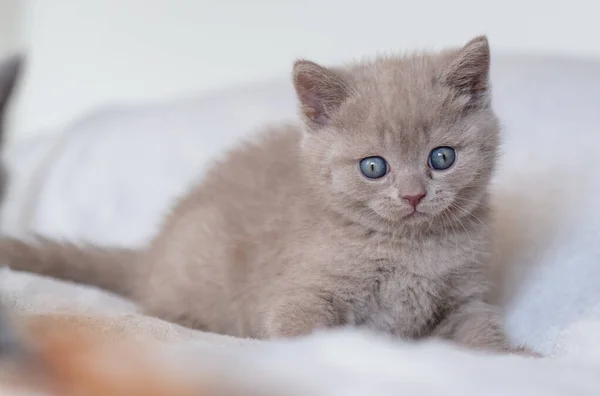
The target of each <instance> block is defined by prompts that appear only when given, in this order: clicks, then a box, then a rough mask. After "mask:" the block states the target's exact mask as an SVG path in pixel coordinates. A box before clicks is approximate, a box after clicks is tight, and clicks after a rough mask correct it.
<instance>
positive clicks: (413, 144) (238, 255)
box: [0, 37, 516, 351]
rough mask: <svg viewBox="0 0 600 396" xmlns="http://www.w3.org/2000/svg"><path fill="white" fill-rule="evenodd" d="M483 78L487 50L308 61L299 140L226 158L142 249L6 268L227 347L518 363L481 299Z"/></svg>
mask: <svg viewBox="0 0 600 396" xmlns="http://www.w3.org/2000/svg"><path fill="white" fill-rule="evenodd" d="M489 66H490V53H489V46H488V41H487V39H486V38H485V37H477V38H475V39H473V40H472V41H470V42H469V43H467V44H466V45H465V46H464V47H462V48H460V49H452V50H447V51H443V52H441V53H418V54H413V55H409V56H405V57H378V58H376V59H375V60H373V61H371V62H364V63H358V64H354V65H350V66H347V67H345V68H334V69H332V68H325V67H322V66H319V65H317V64H315V63H313V62H310V61H306V60H299V61H297V62H296V63H295V64H294V68H293V83H294V87H295V90H296V93H297V96H298V100H299V107H300V114H301V117H302V121H303V122H302V126H295V125H288V126H278V127H273V128H271V129H267V130H266V131H264V133H262V135H260V136H259V137H257V138H256V140H255V141H252V142H246V143H245V144H243V145H241V146H239V147H238V148H236V149H234V150H232V151H231V152H229V153H228V154H227V155H226V156H225V157H224V158H222V159H221V160H220V161H218V162H216V163H215V164H214V166H213V167H212V169H211V170H210V171H209V172H208V174H207V175H206V178H205V180H204V181H203V182H202V183H201V184H200V185H199V186H197V187H196V188H195V189H194V190H193V191H191V192H190V193H189V194H188V195H187V196H186V197H185V198H184V199H182V200H181V201H180V202H179V203H178V204H177V205H176V206H175V208H174V210H173V212H172V213H171V214H170V216H168V217H167V219H166V221H165V223H164V224H163V226H162V229H161V230H160V232H159V233H158V235H157V236H156V237H155V238H154V239H153V241H152V242H151V243H150V244H149V246H148V247H147V248H146V249H144V250H142V251H132V250H127V249H122V250H116V249H115V250H109V249H102V248H99V247H77V246H74V245H70V244H62V243H58V242H52V241H49V240H43V239H42V240H39V241H38V242H39V243H38V244H29V243H26V242H22V241H18V240H15V239H8V238H5V239H2V240H0V257H2V258H3V259H4V260H5V262H8V263H9V264H10V265H11V266H12V268H14V269H16V270H25V271H31V272H36V273H40V274H45V275H51V276H55V277H58V278H63V279H69V280H72V281H76V282H84V283H89V284H92V285H96V286H100V287H103V288H107V289H110V290H112V291H115V292H117V293H121V294H123V295H126V296H129V297H131V298H133V299H134V300H135V301H137V302H138V303H140V304H141V305H142V306H143V307H145V308H146V309H147V311H148V312H149V313H150V314H154V315H157V316H159V317H162V318H165V319H168V320H171V321H175V322H178V323H181V324H184V325H187V326H191V327H195V328H199V329H203V330H207V331H212V332H217V333H223V334H230V335H235V336H241V337H256V338H272V337H287V336H297V335H302V334H306V333H309V332H311V331H312V330H313V329H316V328H323V327H331V326H342V325H354V326H364V327H367V328H370V329H373V330H376V331H383V332H387V333H391V334H393V335H396V336H398V337H402V338H407V339H419V338H422V337H428V336H437V337H443V338H447V339H451V340H454V341H456V342H458V343H461V344H464V345H467V346H470V347H474V348H485V349H491V350H496V351H516V349H513V348H512V347H511V346H510V345H509V343H508V341H507V339H506V337H505V334H504V331H503V325H502V318H501V313H500V310H499V308H498V307H497V306H494V305H492V304H490V303H489V302H488V301H487V294H488V291H489V283H488V279H487V271H488V268H487V264H488V256H489V252H490V242H491V241H490V239H491V235H490V233H489V229H488V226H487V225H488V222H489V221H490V209H489V207H488V184H489V182H490V178H491V175H492V172H493V170H494V167H495V164H496V157H497V151H498V146H499V123H498V120H497V118H496V116H495V114H494V112H493V110H492V108H491V104H490V103H491V99H490V87H489V82H488V79H489Z"/></svg>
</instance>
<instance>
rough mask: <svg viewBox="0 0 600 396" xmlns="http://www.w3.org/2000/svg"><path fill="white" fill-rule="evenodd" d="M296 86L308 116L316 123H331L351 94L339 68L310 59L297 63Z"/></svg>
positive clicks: (311, 121)
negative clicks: (339, 73)
mask: <svg viewBox="0 0 600 396" xmlns="http://www.w3.org/2000/svg"><path fill="white" fill-rule="evenodd" d="M293 78H294V88H295V89H296V95H297V96H298V100H299V101H300V109H301V111H302V114H303V115H304V117H305V119H306V120H307V121H308V122H310V123H311V124H313V125H314V126H323V125H328V124H329V122H330V120H331V116H332V115H333V113H334V112H335V111H336V110H337V109H338V108H339V107H340V105H341V104H342V102H343V101H344V100H345V99H346V98H347V97H348V92H349V90H348V85H347V84H346V82H345V81H344V80H343V79H342V77H341V76H339V75H338V74H336V73H335V72H333V71H331V70H329V69H327V68H324V67H322V66H319V65H317V64H316V63H314V62H311V61H307V60H298V61H296V63H294V72H293Z"/></svg>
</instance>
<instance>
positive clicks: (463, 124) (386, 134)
mask: <svg viewBox="0 0 600 396" xmlns="http://www.w3.org/2000/svg"><path fill="white" fill-rule="evenodd" d="M473 43H474V44H473ZM473 45H475V49H474V50H473V48H469V46H473ZM482 45H483V47H481V46H482ZM465 51H466V54H467V59H466V60H467V61H471V63H469V62H466V63H465V61H464V59H461V56H462V57H464V56H465ZM473 51H476V52H475V55H478V54H479V53H480V54H482V55H481V56H482V59H477V58H473ZM477 51H479V53H478V52H477ZM473 61H474V62H475V63H472V62H473ZM482 62H483V63H482ZM488 63H489V53H488V52H487V41H483V42H482V41H479V42H477V41H474V42H472V43H469V44H468V45H467V46H466V47H465V48H464V49H462V50H461V51H455V52H452V53H445V54H439V55H433V56H432V55H419V56H414V57H410V58H403V59H393V58H388V59H379V60H376V61H375V62H374V63H371V64H368V65H360V66H357V67H355V68H353V69H350V70H346V71H343V72H340V71H338V72H333V71H331V73H332V74H331V75H327V76H326V77H327V78H328V79H331V78H333V79H335V78H339V79H340V80H339V81H340V82H339V84H344V85H343V86H342V88H341V89H342V90H343V92H344V93H343V94H341V96H340V97H342V100H340V102H339V105H338V106H337V107H334V106H333V105H332V104H331V103H325V104H320V103H319V102H316V101H315V93H316V94H319V92H318V89H316V88H315V87H313V86H311V87H310V89H309V91H308V95H304V96H302V95H300V96H301V98H303V99H304V100H306V99H307V98H308V104H309V107H308V109H306V108H304V110H305V114H306V116H307V127H308V128H307V131H308V132H307V134H306V138H305V141H304V149H305V152H306V154H307V159H308V161H310V162H311V165H310V167H309V170H310V169H311V168H312V169H313V170H314V174H315V175H316V176H318V177H319V180H320V184H319V185H320V186H321V187H322V191H323V192H324V193H325V194H326V196H327V197H328V199H329V200H330V202H331V204H332V205H335V206H336V207H337V208H338V210H340V211H342V212H343V213H345V214H348V215H350V216H352V217H353V218H355V219H356V220H358V221H365V222H367V223H369V224H370V225H372V223H374V222H376V223H378V224H379V225H383V226H387V227H393V226H397V225H400V224H402V225H411V226H426V227H428V228H429V227H431V226H432V225H435V224H439V225H440V226H443V225H444V223H445V222H448V223H450V222H454V221H460V220H459V219H460V218H461V217H464V216H468V215H469V214H470V213H471V212H472V211H473V210H474V208H475V207H476V206H477V205H480V204H481V200H482V199H483V197H484V196H485V192H486V189H487V185H488V183H489V179H490V177H491V173H492V171H493V168H494V165H495V162H496V150H497V146H498V129H499V128H498V122H497V119H496V117H495V115H494V113H493V112H492V110H491V109H490V107H489V98H488V92H487V89H488V88H487V73H488V67H489V64H488ZM477 67H479V69H477ZM301 82H302V81H301ZM339 84H338V85H339ZM297 89H298V87H297ZM337 89H340V88H339V86H338V87H337ZM332 97H333V96H332V95H329V96H328V98H329V99H331V98H332ZM303 105H304V103H303ZM315 107H317V109H314V108H315ZM313 110H316V113H315V112H314V111H313Z"/></svg>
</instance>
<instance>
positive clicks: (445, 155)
mask: <svg viewBox="0 0 600 396" xmlns="http://www.w3.org/2000/svg"><path fill="white" fill-rule="evenodd" d="M454 161H456V151H454V149H453V148H452V147H436V148H434V149H433V150H431V152H430V153H429V166H430V167H431V168H432V169H435V170H445V169H448V168H450V167H451V166H452V164H454Z"/></svg>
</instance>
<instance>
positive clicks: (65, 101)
mask: <svg viewBox="0 0 600 396" xmlns="http://www.w3.org/2000/svg"><path fill="white" fill-rule="evenodd" d="M599 14H600V4H599V2H597V1H593V0H569V1H555V0H545V1H543V0H503V1H499V0H495V1H483V0H418V1H417V0H409V1H407V0H369V1H358V0H350V1H349V0H302V1H300V0H296V1H289V0H0V51H3V52H5V51H7V50H8V49H11V48H14V47H15V46H20V45H21V44H25V45H26V47H27V51H28V54H29V62H30V63H29V68H28V73H27V78H26V81H25V84H24V85H23V86H22V90H21V92H20V95H19V100H18V102H17V106H15V109H14V111H13V113H12V117H11V118H10V130H11V131H12V133H13V134H16V135H17V136H19V137H24V136H31V135H32V134H33V133H39V132H41V131H44V130H47V129H48V128H51V127H59V126H61V125H64V123H65V122H68V121H70V120H71V119H72V118H73V117H74V116H78V115H80V114H82V113H84V112H86V111H90V110H92V109H95V108H97V107H98V106H101V105H105V104H113V103H118V102H139V101H147V100H154V99H158V98H161V99H162V98H169V97H175V96H180V95H193V94H196V93H198V92H200V91H203V90H207V89H212V88H217V87H221V86H223V85H231V84H235V83H239V82H243V81H249V80H254V79H263V78H268V77H270V76H273V75H280V74H282V73H287V72H288V71H289V69H290V64H291V62H292V61H293V59H294V58H296V57H299V56H302V57H308V58H311V59H313V60H316V61H318V62H322V63H333V62H340V61H343V60H350V59H354V58H357V57H360V56H363V55H369V54H373V53H376V52H378V51H396V50H403V49H414V48H439V47H442V46H446V45H460V44H461V43H463V42H464V41H466V40H468V39H469V38H470V37H472V36H474V35H476V34H480V33H485V34H488V35H489V37H490V40H491V43H492V46H493V49H494V51H505V50H516V51H536V52H554V53H563V54H577V55H586V56H594V57H600V25H599V24H598V15H599Z"/></svg>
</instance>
